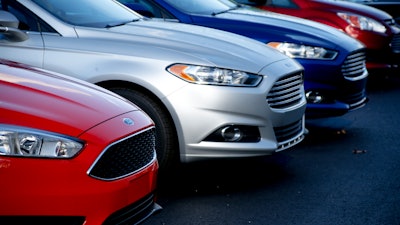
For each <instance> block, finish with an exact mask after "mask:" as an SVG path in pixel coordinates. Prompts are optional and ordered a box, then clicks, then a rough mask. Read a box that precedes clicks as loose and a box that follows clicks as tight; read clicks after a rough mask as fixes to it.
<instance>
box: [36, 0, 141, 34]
mask: <svg viewBox="0 0 400 225" xmlns="http://www.w3.org/2000/svg"><path fill="white" fill-rule="evenodd" d="M32 1H33V2H35V3H36V4H38V5H39V6H41V7H42V8H43V9H45V10H46V11H48V12H49V13H51V14H53V15H54V16H55V17H57V18H59V19H60V20H62V21H64V22H66V23H69V24H72V25H77V26H89V27H112V26H118V25H122V24H125V23H128V22H132V21H135V20H139V19H141V18H142V17H141V16H139V15H137V14H135V13H134V12H132V11H130V10H127V9H125V8H124V7H122V6H120V5H119V4H118V3H116V2H114V1H110V0H32Z"/></svg>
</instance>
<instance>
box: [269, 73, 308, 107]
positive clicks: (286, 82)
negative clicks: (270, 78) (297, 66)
mask: <svg viewBox="0 0 400 225" xmlns="http://www.w3.org/2000/svg"><path fill="white" fill-rule="evenodd" d="M302 87H303V75H302V74H301V73H296V74H291V75H288V76H285V77H282V78H281V79H279V80H277V81H276V82H275V83H274V86H273V87H272V88H271V90H270V92H269V93H268V95H267V102H268V104H269V106H270V107H271V108H275V109H284V108H288V107H290V106H293V105H296V104H298V103H299V102H300V101H301V99H302V96H303V91H302V90H303V89H302Z"/></svg>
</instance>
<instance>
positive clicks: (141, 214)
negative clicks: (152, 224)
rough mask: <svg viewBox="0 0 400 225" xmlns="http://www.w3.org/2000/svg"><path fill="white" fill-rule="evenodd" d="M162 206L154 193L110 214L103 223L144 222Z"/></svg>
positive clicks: (114, 224) (128, 224) (109, 224)
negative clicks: (155, 199)
mask: <svg viewBox="0 0 400 225" xmlns="http://www.w3.org/2000/svg"><path fill="white" fill-rule="evenodd" d="M158 210H161V207H160V206H159V205H158V204H156V203H155V202H154V194H150V195H148V196H146V197H144V198H142V199H141V200H139V201H137V202H135V203H134V204H132V205H129V206H127V207H125V208H123V209H121V210H118V211H117V212H115V213H113V214H112V215H111V216H109V217H108V218H107V219H106V220H105V221H104V223H103V225H132V224H139V223H141V222H143V221H144V220H145V219H146V218H148V217H149V216H150V215H152V214H153V213H155V212H156V211H158Z"/></svg>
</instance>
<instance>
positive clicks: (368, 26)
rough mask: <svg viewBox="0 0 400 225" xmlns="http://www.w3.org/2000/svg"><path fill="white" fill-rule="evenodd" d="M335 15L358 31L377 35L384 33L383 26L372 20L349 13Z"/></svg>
mask: <svg viewBox="0 0 400 225" xmlns="http://www.w3.org/2000/svg"><path fill="white" fill-rule="evenodd" d="M337 15H338V16H339V17H340V18H342V19H343V20H345V21H346V22H347V23H348V24H350V26H352V27H356V28H358V29H360V30H368V31H374V32H378V33H385V32H386V28H385V26H384V25H383V24H381V23H379V22H378V21H376V20H374V19H371V18H368V17H365V16H360V15H356V14H350V13H337Z"/></svg>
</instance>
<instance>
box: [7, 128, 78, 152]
mask: <svg viewBox="0 0 400 225" xmlns="http://www.w3.org/2000/svg"><path fill="white" fill-rule="evenodd" d="M82 148H83V142H80V141H78V140H75V139H73V138H68V137H66V136H62V135H58V134H54V133H49V132H45V131H40V130H34V129H27V128H22V127H16V126H8V125H0V155H7V156H25V157H51V158H71V157H73V156H75V155H76V154H77V153H78V152H79V151H80V150H81V149H82Z"/></svg>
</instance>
